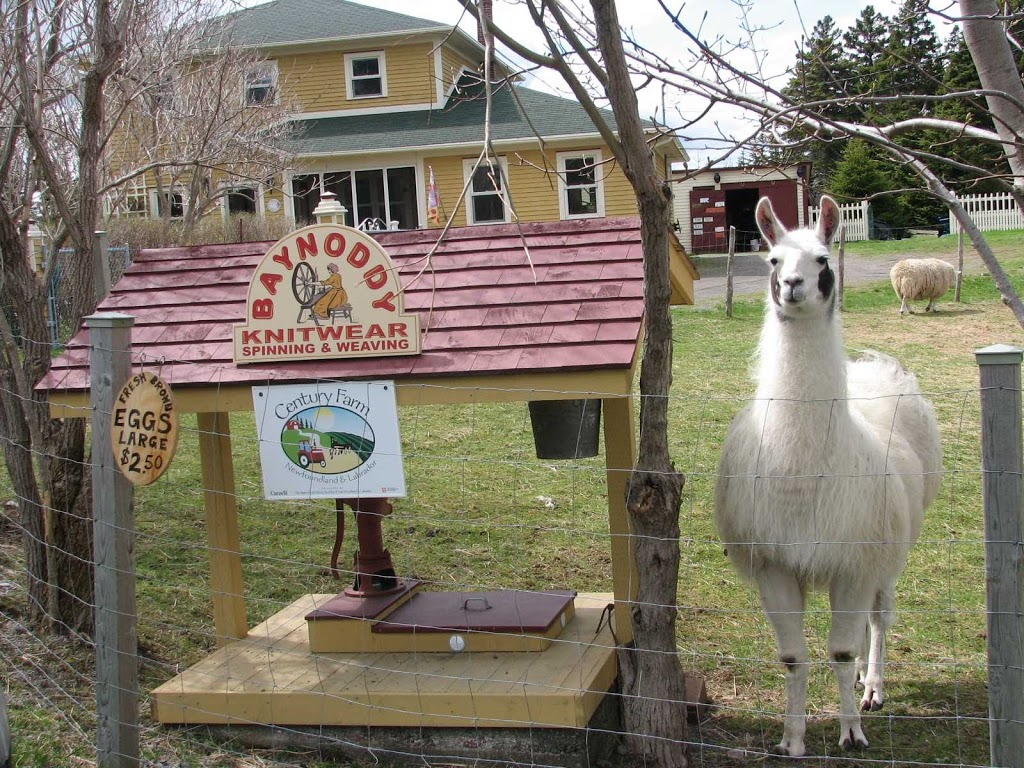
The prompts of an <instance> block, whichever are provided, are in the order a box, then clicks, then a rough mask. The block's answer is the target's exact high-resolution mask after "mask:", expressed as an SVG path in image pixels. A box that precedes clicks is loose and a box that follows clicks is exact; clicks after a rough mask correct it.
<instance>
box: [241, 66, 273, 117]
mask: <svg viewBox="0 0 1024 768" xmlns="http://www.w3.org/2000/svg"><path fill="white" fill-rule="evenodd" d="M257 75H264V78H257ZM277 75H278V72H277V61H276V60H275V59H268V60H267V61H264V62H263V63H261V64H260V65H259V66H258V67H253V68H252V69H250V70H249V71H248V72H246V73H245V75H244V76H243V80H242V104H243V105H244V106H246V107H262V106H264V105H274V104H277V98H278V87H277V81H278V76H277ZM262 79H269V80H270V82H269V83H268V84H267V85H266V86H265V87H266V88H268V89H269V90H270V97H269V98H267V99H266V100H264V101H250V99H249V89H250V88H252V87H260V86H258V85H257V82H258V81H259V80H262Z"/></svg>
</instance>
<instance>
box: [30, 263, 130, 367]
mask: <svg viewBox="0 0 1024 768" xmlns="http://www.w3.org/2000/svg"><path fill="white" fill-rule="evenodd" d="M106 250H107V263H108V267H109V270H110V282H111V284H113V283H116V282H117V281H118V280H120V279H121V275H123V274H124V271H125V270H126V269H128V266H129V265H130V264H131V263H132V255H131V249H130V248H129V247H128V246H127V245H115V246H108V247H107V249H106ZM74 254H75V250H74V249H73V248H61V249H60V252H59V258H58V260H57V266H56V267H55V269H54V270H53V277H52V278H51V280H50V287H49V294H48V299H47V301H48V308H49V318H48V322H49V324H50V337H51V340H52V342H53V345H54V347H55V348H57V349H59V348H61V347H63V346H64V345H65V344H66V343H67V342H68V339H70V338H71V337H72V336H73V335H74V333H75V331H77V330H78V327H77V326H76V325H74V321H75V318H74V317H73V316H72V312H71V306H72V303H71V302H72V296H73V295H74V293H75V291H77V290H79V289H80V286H76V285H74V284H73V283H72V282H71V281H68V280H66V279H62V276H61V269H60V265H61V263H62V262H64V261H65V260H66V259H70V258H72V257H73V256H74Z"/></svg>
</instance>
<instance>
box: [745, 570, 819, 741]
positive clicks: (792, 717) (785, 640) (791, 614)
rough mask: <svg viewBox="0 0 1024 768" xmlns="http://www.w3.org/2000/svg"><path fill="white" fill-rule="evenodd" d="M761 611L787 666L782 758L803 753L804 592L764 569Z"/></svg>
mask: <svg viewBox="0 0 1024 768" xmlns="http://www.w3.org/2000/svg"><path fill="white" fill-rule="evenodd" d="M757 584H758V587H759V589H760V592H761V607H762V608H764V612H765V614H766V615H767V616H768V621H770V622H771V625H772V629H774V630H775V639H776V643H777V645H778V654H779V661H781V662H782V663H783V664H784V665H785V666H786V725H785V728H784V729H783V732H782V741H780V742H779V744H778V745H777V747H776V749H777V751H778V752H779V753H781V754H783V755H789V756H790V757H800V756H801V755H803V754H804V731H805V729H806V727H807V639H806V638H805V637H804V592H803V590H802V589H801V588H800V584H799V583H798V582H797V580H796V578H795V577H794V576H793V574H791V573H789V572H788V571H783V570H779V569H767V570H765V571H763V572H762V573H761V574H760V575H759V576H758V579H757Z"/></svg>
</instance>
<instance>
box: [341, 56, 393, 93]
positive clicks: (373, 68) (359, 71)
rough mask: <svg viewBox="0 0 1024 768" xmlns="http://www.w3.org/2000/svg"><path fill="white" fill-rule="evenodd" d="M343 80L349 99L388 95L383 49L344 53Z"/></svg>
mask: <svg viewBox="0 0 1024 768" xmlns="http://www.w3.org/2000/svg"><path fill="white" fill-rule="evenodd" d="M345 82H346V83H347V87H348V97H349V98H350V99H372V98H376V97H379V96H387V95H388V78H387V72H386V69H385V65H384V51H373V52H372V53H349V54H346V55H345Z"/></svg>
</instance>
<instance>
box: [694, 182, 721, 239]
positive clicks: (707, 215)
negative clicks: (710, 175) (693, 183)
mask: <svg viewBox="0 0 1024 768" xmlns="http://www.w3.org/2000/svg"><path fill="white" fill-rule="evenodd" d="M726 229H727V227H726V226H725V192H724V191H723V190H721V189H694V190H691V191H690V235H691V236H692V238H693V239H692V242H693V251H694V253H708V252H712V253H724V252H725V251H726V250H728V247H729V241H728V234H727V232H726Z"/></svg>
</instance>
